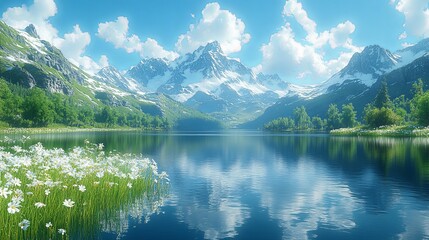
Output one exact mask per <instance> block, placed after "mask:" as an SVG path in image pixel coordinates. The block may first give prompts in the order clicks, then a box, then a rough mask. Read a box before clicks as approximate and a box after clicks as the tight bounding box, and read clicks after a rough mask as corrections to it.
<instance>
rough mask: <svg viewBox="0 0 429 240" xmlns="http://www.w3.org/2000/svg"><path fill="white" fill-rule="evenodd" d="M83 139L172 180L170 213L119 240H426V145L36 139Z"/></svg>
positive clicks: (133, 136) (221, 137)
mask: <svg viewBox="0 0 429 240" xmlns="http://www.w3.org/2000/svg"><path fill="white" fill-rule="evenodd" d="M84 138H88V139H89V140H90V141H92V142H104V144H105V145H106V148H107V149H111V150H113V149H116V150H118V151H123V152H131V153H142V154H144V155H146V156H148V157H151V158H154V159H155V160H156V161H157V162H158V164H159V168H160V169H161V170H162V171H167V172H168V173H169V175H170V179H171V188H170V197H169V200H168V201H166V202H165V204H166V206H165V207H163V209H164V211H165V214H163V215H161V216H160V217H159V218H156V219H153V220H152V222H151V223H150V224H149V226H150V228H149V227H147V226H146V227H145V226H144V224H142V225H138V226H137V227H136V229H135V230H133V231H134V232H133V235H130V234H125V235H123V238H130V239H131V238H132V237H135V236H140V237H141V236H142V235H143V234H149V235H145V236H153V235H150V232H151V231H156V229H162V228H165V227H166V226H165V221H166V219H168V220H169V222H168V223H169V226H168V227H169V228H171V229H175V228H177V229H179V228H180V229H182V228H183V224H185V226H186V228H187V232H186V233H184V232H183V231H182V234H184V235H177V236H175V237H177V238H202V237H204V238H206V239H220V238H237V239H240V238H243V239H246V238H249V237H252V238H264V239H279V238H284V239H313V238H318V239H391V238H400V239H422V238H429V209H428V207H427V206H428V201H429V194H428V193H429V190H428V189H429V188H428V187H429V157H428V156H429V140H428V139H426V138H413V139H406V138H363V137H356V138H349V137H329V136H327V135H311V136H300V135H264V134H260V133H237V134H236V133H226V134H223V133H221V134H209V135H204V134H200V135H198V136H195V135H188V134H172V135H168V134H152V135H141V134H138V133H105V134H100V133H97V134H84V135H72V136H67V137H65V138H62V137H58V136H55V137H53V139H52V140H50V139H47V138H45V137H44V136H42V137H40V139H37V137H36V138H33V140H34V141H39V140H43V141H48V142H49V141H50V143H51V144H52V145H51V146H53V147H54V146H56V145H64V144H68V145H73V144H79V142H80V141H82V139H84ZM46 146H48V145H46ZM190 232H193V233H195V234H194V235H192V236H193V237H189V235H185V234H190ZM158 237H159V236H158ZM149 238H150V237H149ZM154 238H156V236H154Z"/></svg>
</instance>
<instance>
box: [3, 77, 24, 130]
mask: <svg viewBox="0 0 429 240" xmlns="http://www.w3.org/2000/svg"><path fill="white" fill-rule="evenodd" d="M21 102H22V100H21V99H20V97H18V96H14V95H13V94H12V91H11V90H10V88H9V86H8V84H7V83H6V81H4V80H3V79H0V120H1V121H5V122H7V123H10V124H12V125H15V124H17V121H16V120H19V119H17V118H19V116H20V114H21V111H20V110H21V109H20V108H21V106H20V103H21ZM18 122H19V121H18Z"/></svg>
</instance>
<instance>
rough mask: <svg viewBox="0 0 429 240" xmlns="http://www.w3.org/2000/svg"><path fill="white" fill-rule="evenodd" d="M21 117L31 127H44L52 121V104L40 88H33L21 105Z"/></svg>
mask: <svg viewBox="0 0 429 240" xmlns="http://www.w3.org/2000/svg"><path fill="white" fill-rule="evenodd" d="M22 109H23V112H22V117H23V119H24V120H27V121H28V123H29V125H30V126H31V127H46V126H48V124H50V123H52V122H53V120H54V112H53V111H52V102H51V101H50V100H49V99H48V98H47V97H46V94H45V92H44V91H43V90H41V89H40V88H33V89H31V90H30V93H29V95H28V96H27V97H26V98H25V100H24V103H23V104H22Z"/></svg>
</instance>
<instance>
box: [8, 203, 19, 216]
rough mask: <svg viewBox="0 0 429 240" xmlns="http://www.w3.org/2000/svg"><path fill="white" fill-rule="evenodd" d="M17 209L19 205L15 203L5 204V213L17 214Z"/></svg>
mask: <svg viewBox="0 0 429 240" xmlns="http://www.w3.org/2000/svg"><path fill="white" fill-rule="evenodd" d="M19 207H21V206H20V205H19V204H17V203H16V202H10V203H8V204H7V212H8V213H10V214H15V213H17V212H19Z"/></svg>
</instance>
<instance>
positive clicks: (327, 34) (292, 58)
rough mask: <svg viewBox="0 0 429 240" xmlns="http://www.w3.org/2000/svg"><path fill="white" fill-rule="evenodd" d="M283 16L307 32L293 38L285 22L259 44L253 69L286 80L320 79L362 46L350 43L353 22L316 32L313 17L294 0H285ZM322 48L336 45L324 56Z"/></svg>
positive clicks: (291, 30) (339, 68) (345, 61)
mask: <svg viewBox="0 0 429 240" xmlns="http://www.w3.org/2000/svg"><path fill="white" fill-rule="evenodd" d="M283 15H284V17H293V18H294V19H295V20H296V21H297V22H298V23H299V24H300V25H301V26H302V28H303V29H304V30H305V31H306V32H307V36H306V37H305V39H297V37H296V36H295V34H294V31H293V29H292V27H291V25H290V24H289V23H288V22H287V23H286V24H285V25H284V26H283V27H282V28H281V29H280V30H279V31H278V32H276V33H274V34H273V35H271V37H270V41H269V42H268V43H267V44H264V45H263V46H262V47H261V52H262V63H261V64H260V65H259V66H257V67H255V68H254V69H255V70H257V71H262V72H265V73H278V74H279V75H280V76H282V77H283V78H285V80H287V81H290V82H302V80H300V79H305V80H307V82H310V81H311V82H312V83H316V82H321V81H323V80H326V79H327V78H329V77H330V76H331V75H333V74H334V73H336V72H338V71H339V70H341V69H342V68H343V67H345V66H346V65H347V63H348V61H349V60H350V58H351V57H352V55H353V53H355V52H357V51H361V50H362V48H360V47H357V46H355V45H353V40H352V39H351V38H350V35H351V34H352V33H353V32H354V31H355V28H356V27H355V25H354V24H353V23H352V22H350V21H345V22H343V23H339V24H338V25H337V26H335V27H333V28H331V29H330V30H326V31H323V32H320V33H319V32H317V24H316V22H315V21H313V20H312V19H311V18H310V17H309V16H308V14H307V12H306V11H305V9H304V8H303V6H302V4H301V3H299V2H298V1H297V0H288V1H286V4H285V6H284V9H283ZM326 48H328V50H329V49H337V51H338V52H339V55H338V56H337V57H336V58H335V57H334V58H332V57H331V58H328V57H327V56H326V54H325V52H324V50H326Z"/></svg>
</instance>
